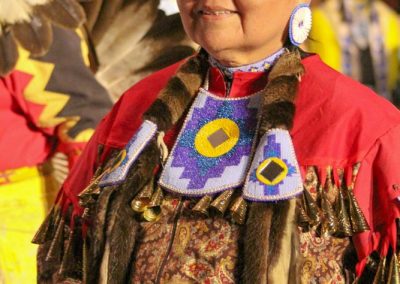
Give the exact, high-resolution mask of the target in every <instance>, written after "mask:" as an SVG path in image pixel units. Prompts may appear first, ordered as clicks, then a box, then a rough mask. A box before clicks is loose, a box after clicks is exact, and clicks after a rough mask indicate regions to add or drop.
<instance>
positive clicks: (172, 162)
mask: <svg viewBox="0 0 400 284" xmlns="http://www.w3.org/2000/svg"><path fill="white" fill-rule="evenodd" d="M260 98H261V94H260V93H257V94H254V95H252V96H249V97H244V98H235V99H227V98H220V97H217V96H214V95H212V94H210V93H209V92H207V91H205V90H204V89H201V90H200V92H199V94H198V96H197V98H196V100H195V102H194V103H193V105H192V108H191V110H190V112H189V114H188V116H187V118H186V121H185V124H184V126H183V127H182V130H181V132H180V134H179V136H178V139H177V141H176V143H175V146H174V148H173V149H172V152H171V154H170V157H169V158H168V160H167V163H166V164H165V167H164V170H163V172H162V175H161V178H160V181H159V183H160V185H161V186H162V187H164V188H166V189H168V190H171V191H173V192H178V193H181V194H184V195H190V196H202V195H205V194H210V193H217V192H220V191H223V190H225V189H230V188H233V187H236V186H239V185H241V184H243V182H244V179H245V176H246V171H247V169H248V165H249V162H250V158H251V154H252V149H253V148H254V136H255V134H256V133H257V124H258V109H259V105H260ZM228 121H229V123H230V124H231V126H229V125H228V124H229V123H227V122H228ZM220 122H225V123H220ZM208 124H209V125H213V124H215V125H213V126H212V127H210V129H208V130H207V129H206V128H205V127H206V125H208ZM234 125H236V126H237V129H236V130H232V128H233V129H234V128H235V127H236V126H234ZM202 129H203V130H204V129H206V130H205V133H204V135H203V137H202V138H201V139H202V141H203V142H204V143H206V145H207V147H204V145H200V143H197V144H198V145H197V147H195V145H196V142H195V141H196V137H198V135H199V133H201V131H202ZM221 129H222V131H223V132H225V133H224V134H223V133H219V134H217V135H219V137H217V138H216V139H215V141H214V142H215V145H214V146H217V148H218V147H221V149H222V150H223V151H220V152H218V151H214V153H213V154H214V155H204V154H205V153H208V152H207V151H210V152H213V151H212V149H213V146H212V144H213V143H214V142H211V141H208V142H207V141H206V140H207V139H210V136H212V135H213V134H215V133H216V132H218V131H221ZM235 135H238V136H239V137H237V138H238V139H237V141H234V143H231V144H229V140H230V139H233V140H235V139H236V138H235V137H233V138H232V137H231V136H235ZM225 136H226V137H225ZM224 139H226V141H224ZM218 143H221V144H220V145H218ZM224 145H226V147H225V146H224ZM232 145H233V147H231V146H232ZM201 147H203V148H207V149H206V150H207V151H206V150H204V149H202V150H200V149H199V148H201ZM224 147H225V148H224ZM214 150H215V149H214ZM224 152H225V153H224ZM217 154H218V155H217Z"/></svg>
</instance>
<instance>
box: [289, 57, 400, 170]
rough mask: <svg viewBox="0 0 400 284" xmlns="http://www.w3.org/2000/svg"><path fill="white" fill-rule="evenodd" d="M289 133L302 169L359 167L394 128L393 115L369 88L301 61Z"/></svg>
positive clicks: (396, 117) (399, 116) (313, 61)
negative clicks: (373, 148)
mask: <svg viewBox="0 0 400 284" xmlns="http://www.w3.org/2000/svg"><path fill="white" fill-rule="evenodd" d="M303 64H304V66H305V69H306V74H305V75H304V76H303V77H302V81H301V84H300V89H299V92H298V96H297V100H296V115H295V119H294V126H293V129H292V131H291V134H292V137H293V140H294V141H293V142H294V145H295V149H296V155H297V158H298V160H299V163H300V164H302V165H320V166H336V167H344V166H347V165H349V164H354V163H356V162H359V161H361V160H362V159H363V158H364V157H365V155H366V154H367V153H368V152H369V151H370V149H371V147H372V146H373V144H374V143H375V141H376V140H377V139H378V138H379V137H381V136H382V135H383V134H384V133H386V132H387V131H388V130H389V129H390V128H392V127H394V126H395V125H397V124H399V123H400V113H399V111H398V110H397V109H396V108H395V107H394V106H393V105H392V104H391V103H390V102H389V101H387V100H385V99H383V98H382V97H379V96H378V95H376V94H375V93H374V92H373V91H371V90H370V89H369V88H367V87H365V86H363V85H361V84H359V83H358V82H356V81H354V80H352V79H351V78H349V77H346V76H344V75H342V74H340V73H338V72H337V71H335V70H333V69H331V68H330V67H328V66H327V65H325V64H324V63H323V62H322V61H321V60H320V58H319V56H310V57H308V58H306V59H304V60H303Z"/></svg>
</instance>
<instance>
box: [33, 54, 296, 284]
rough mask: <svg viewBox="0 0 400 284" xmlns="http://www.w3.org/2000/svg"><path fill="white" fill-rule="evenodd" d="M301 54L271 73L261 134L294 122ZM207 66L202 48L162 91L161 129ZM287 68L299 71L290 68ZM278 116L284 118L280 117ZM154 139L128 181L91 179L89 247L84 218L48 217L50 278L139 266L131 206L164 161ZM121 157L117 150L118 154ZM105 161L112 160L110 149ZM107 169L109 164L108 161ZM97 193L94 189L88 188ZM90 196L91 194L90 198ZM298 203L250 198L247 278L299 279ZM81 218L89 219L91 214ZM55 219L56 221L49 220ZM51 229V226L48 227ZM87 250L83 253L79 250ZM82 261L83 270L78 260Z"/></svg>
mask: <svg viewBox="0 0 400 284" xmlns="http://www.w3.org/2000/svg"><path fill="white" fill-rule="evenodd" d="M292 56H293V53H286V54H284V55H283V56H282V57H281V59H279V61H278V63H277V66H278V68H280V66H282V64H279V63H282V62H283V63H285V62H291V61H290V60H289V61H288V60H287V59H288V58H289V59H290V58H291V57H292ZM295 58H296V60H293V62H294V63H295V65H291V64H287V65H286V68H282V69H280V70H281V72H280V73H279V72H275V73H271V74H272V75H271V79H270V81H269V83H268V85H267V87H266V90H265V94H264V101H263V105H262V112H263V113H262V118H261V119H262V125H263V127H264V128H262V129H260V130H259V131H261V133H260V134H262V133H263V132H264V131H267V130H268V127H270V126H271V125H277V124H282V127H283V128H286V129H290V125H291V124H292V121H291V118H292V117H293V115H294V106H293V105H291V104H293V100H294V98H295V92H296V91H297V84H298V80H297V78H299V76H300V75H301V72H297V71H298V70H300V69H296V68H295V67H296V66H297V65H296V64H297V63H298V62H300V56H299V54H298V53H297V54H295ZM285 64H286V63H285ZM207 66H208V63H207V60H206V58H205V57H204V54H203V53H202V52H200V53H199V54H198V55H197V56H195V57H192V58H189V59H188V60H187V62H186V63H184V64H183V65H182V66H181V68H180V69H179V70H178V71H177V73H176V75H175V76H174V77H173V78H171V80H170V82H169V83H168V84H167V86H166V87H165V89H164V90H162V91H161V92H160V94H159V96H158V98H157V100H156V101H155V103H154V104H153V105H152V106H151V107H150V108H149V110H148V111H147V112H146V114H145V116H144V119H150V120H152V121H153V122H154V123H156V124H157V126H158V129H159V130H160V131H168V130H170V129H171V128H172V127H173V126H174V125H175V124H176V123H177V121H179V120H180V119H181V118H182V117H183V116H184V114H185V113H186V112H187V110H188V108H189V107H190V104H191V102H192V100H193V98H194V96H195V94H196V92H197V90H198V88H199V87H200V86H201V84H202V83H203V81H204V78H205V76H206V74H207ZM292 67H293V68H292ZM287 69H289V70H292V71H293V72H292V73H290V72H288V71H287ZM272 72H274V69H273V70H272ZM295 78H296V80H295ZM270 87H271V88H270ZM271 90H276V92H277V93H272V91H271ZM287 92H293V93H290V94H288V93H287ZM283 103H284V104H286V106H289V107H286V108H285V107H284V105H283V106H281V107H280V108H279V109H277V110H275V109H274V108H273V107H272V105H275V106H276V105H277V104H283ZM267 114H268V115H267ZM279 116H283V117H285V118H286V119H281V118H279ZM278 122H279V123H278ZM156 140H157V139H156V138H154V139H153V140H151V141H150V143H149V144H148V145H147V146H146V147H145V149H144V150H143V152H142V154H141V155H140V156H139V157H138V159H137V160H136V162H135V163H134V164H133V166H132V167H131V169H130V170H129V173H128V175H127V176H128V178H127V179H126V180H125V182H124V183H123V184H121V185H115V186H110V187H106V188H103V189H101V190H99V189H98V188H97V187H95V186H93V187H92V186H89V187H88V192H87V194H88V195H87V196H86V195H81V196H80V197H81V198H82V199H81V201H82V202H83V203H82V206H84V207H85V212H86V213H87V216H89V217H91V218H90V220H92V221H93V223H92V224H91V226H90V230H89V231H88V232H87V238H86V239H85V243H84V249H82V242H81V239H80V237H79V236H80V234H81V233H82V232H81V228H80V226H75V227H74V229H73V230H70V229H69V227H68V226H67V225H66V224H69V220H68V219H66V218H64V217H62V218H61V219H59V220H58V221H57V220H53V221H52V220H49V222H45V224H44V225H43V228H42V229H41V233H40V234H38V236H37V238H36V239H37V241H39V242H40V243H41V244H42V246H41V249H40V254H39V258H40V260H41V261H40V263H39V268H40V269H41V270H40V277H41V281H42V282H43V283H47V282H46V281H48V282H51V277H52V273H54V272H55V271H57V270H58V271H59V272H61V274H59V275H60V277H64V278H65V277H71V278H73V279H80V278H83V280H84V281H85V283H98V282H101V283H126V282H127V280H128V278H129V277H130V275H132V273H134V271H130V269H131V261H132V257H133V254H134V250H135V242H136V239H137V234H138V230H139V225H138V221H137V216H136V215H134V212H133V211H132V209H131V208H130V202H131V200H132V199H133V198H134V197H135V196H136V194H137V193H138V192H139V191H140V190H142V188H144V187H145V186H146V187H147V186H148V184H149V183H150V182H151V183H152V182H153V175H154V170H155V168H156V167H157V166H159V162H160V149H159V148H158V145H157V141H156ZM117 157H118V155H117V156H116V157H115V159H117ZM107 163H109V164H110V165H112V164H113V159H112V157H110V158H109V159H108V161H107ZM104 169H105V170H106V169H107V166H106V167H104ZM98 174H100V172H99V173H98ZM95 180H96V179H95ZM94 184H96V183H95V182H94ZM89 189H90V190H89ZM92 189H93V191H91V190H92ZM91 194H92V195H93V196H89V195H91ZM84 197H85V198H86V197H89V198H87V199H85V198H84ZM84 200H89V201H87V203H86V204H85V202H84ZM295 207H296V200H294V199H291V200H284V201H279V202H276V203H257V202H255V203H253V204H251V206H250V209H249V216H248V219H247V223H246V236H245V239H244V251H243V252H241V253H243V255H244V260H243V261H244V268H243V274H242V277H241V278H242V279H241V280H242V282H241V283H262V284H263V283H291V282H292V281H293V280H296V279H298V277H297V272H296V271H297V270H296V263H297V260H298V259H297V257H298V238H297V234H298V231H297V227H296V224H295V215H296V214H295ZM86 213H85V214H86ZM71 214H72V213H71V212H70V213H67V214H66V215H67V216H71ZM53 215H55V216H60V215H59V214H52V216H53ZM52 218H55V217H54V216H53V217H52ZM79 218H80V217H79ZM79 218H77V219H76V220H75V224H77V225H80V223H81V221H82V220H80V219H79ZM82 218H83V220H85V218H86V217H82ZM50 223H54V224H57V225H58V226H51V225H50ZM64 224H65V225H64ZM50 227H53V228H50ZM55 227H57V228H55ZM49 231H52V233H51V234H48V233H47V232H49ZM48 235H51V236H48ZM76 241H79V242H80V243H79V242H78V243H76ZM82 250H83V251H84V254H83V255H82V253H80V252H81V251H82ZM79 251H80V252H79ZM83 256H85V257H83ZM83 259H84V260H83ZM82 262H83V264H82ZM60 264H61V267H60ZM47 265H48V266H47ZM79 265H81V269H82V270H83V273H82V271H79V269H78V268H77V266H79ZM48 268H49V270H47V269H48ZM79 272H81V273H82V274H83V275H80V274H79ZM54 282H56V281H54ZM56 283H57V282H56Z"/></svg>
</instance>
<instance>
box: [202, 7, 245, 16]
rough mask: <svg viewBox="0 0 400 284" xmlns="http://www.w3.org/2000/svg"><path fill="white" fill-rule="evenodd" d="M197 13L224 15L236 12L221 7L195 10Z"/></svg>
mask: <svg viewBox="0 0 400 284" xmlns="http://www.w3.org/2000/svg"><path fill="white" fill-rule="evenodd" d="M197 14H199V15H204V16H225V15H232V14H237V12H236V11H231V10H221V9H201V10H198V11H197Z"/></svg>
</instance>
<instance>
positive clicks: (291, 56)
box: [268, 49, 305, 81]
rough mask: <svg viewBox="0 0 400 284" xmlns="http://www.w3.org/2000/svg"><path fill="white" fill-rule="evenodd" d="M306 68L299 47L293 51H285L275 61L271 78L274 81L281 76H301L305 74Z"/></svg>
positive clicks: (270, 74)
mask: <svg viewBox="0 0 400 284" xmlns="http://www.w3.org/2000/svg"><path fill="white" fill-rule="evenodd" d="M304 72H305V69H304V66H303V64H302V63H301V56H300V52H299V50H298V49H295V50H294V51H293V52H289V53H285V54H284V55H283V56H281V57H280V58H279V60H278V61H277V62H276V63H275V65H274V67H273V68H272V70H271V72H270V73H269V76H268V78H269V80H270V81H273V80H275V78H277V77H281V76H293V75H294V76H297V77H300V76H302V75H303V74H304Z"/></svg>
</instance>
